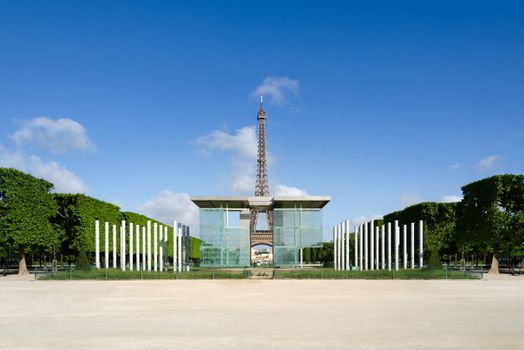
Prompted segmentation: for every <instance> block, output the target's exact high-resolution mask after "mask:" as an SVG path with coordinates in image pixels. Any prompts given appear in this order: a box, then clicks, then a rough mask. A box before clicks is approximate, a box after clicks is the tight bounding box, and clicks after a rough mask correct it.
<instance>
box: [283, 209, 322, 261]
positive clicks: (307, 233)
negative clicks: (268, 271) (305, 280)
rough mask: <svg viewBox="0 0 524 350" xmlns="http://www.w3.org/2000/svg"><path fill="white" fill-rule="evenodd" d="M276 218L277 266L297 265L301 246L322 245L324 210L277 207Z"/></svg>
mask: <svg viewBox="0 0 524 350" xmlns="http://www.w3.org/2000/svg"><path fill="white" fill-rule="evenodd" d="M274 218H275V220H274V227H273V244H274V253H275V255H274V259H275V260H274V261H275V265H276V266H297V265H298V264H299V263H300V261H298V259H299V251H300V248H307V247H322V210H320V209H300V208H297V209H275V211H274Z"/></svg>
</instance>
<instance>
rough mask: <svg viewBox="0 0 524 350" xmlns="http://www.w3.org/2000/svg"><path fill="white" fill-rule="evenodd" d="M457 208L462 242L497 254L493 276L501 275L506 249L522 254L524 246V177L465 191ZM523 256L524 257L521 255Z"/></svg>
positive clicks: (491, 179)
mask: <svg viewBox="0 0 524 350" xmlns="http://www.w3.org/2000/svg"><path fill="white" fill-rule="evenodd" d="M462 193H463V194H464V199H463V200H462V202H461V203H460V204H459V206H458V208H457V231H458V235H459V239H460V241H461V242H468V243H474V244H475V243H477V244H487V246H488V248H489V249H490V250H491V252H492V253H493V257H492V263H491V268H490V270H489V272H490V273H494V274H497V273H499V257H500V254H501V252H502V251H503V249H505V247H508V246H510V247H512V248H513V249H514V251H513V252H515V253H516V254H519V253H522V252H521V250H520V249H521V247H522V246H523V245H524V243H523V241H524V175H511V174H505V175H496V176H492V177H488V178H485V179H482V180H479V181H475V182H472V183H470V184H468V185H466V186H463V187H462ZM520 256H522V255H520Z"/></svg>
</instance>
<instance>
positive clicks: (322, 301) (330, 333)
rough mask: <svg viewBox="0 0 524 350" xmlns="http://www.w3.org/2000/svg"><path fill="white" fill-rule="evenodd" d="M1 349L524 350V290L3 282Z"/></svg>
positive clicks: (492, 285)
mask: <svg viewBox="0 0 524 350" xmlns="http://www.w3.org/2000/svg"><path fill="white" fill-rule="evenodd" d="M0 348H1V349H105V350H114V349H153V348H155V349H184V350H185V349H249V350H251V349H271V350H273V349H314V350H323V349H328V350H331V349H378V348H380V349H524V280H523V279H511V280H488V281H389V280H388V281H359V280H346V281H326V280H324V281H320V280H305V281H299V280H295V281H292V280H287V281H278V280H274V281H272V280H270V281H265V280H243V281H232V280H231V281H227V280H226V281H217V280H215V281H212V280H211V281H210V280H206V281H183V280H180V281H107V282H106V281H63V282H60V281H13V280H11V281H7V280H0Z"/></svg>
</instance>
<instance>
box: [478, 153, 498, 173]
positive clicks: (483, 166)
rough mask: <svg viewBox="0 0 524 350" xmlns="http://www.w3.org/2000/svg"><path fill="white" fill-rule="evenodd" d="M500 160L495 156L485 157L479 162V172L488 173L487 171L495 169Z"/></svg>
mask: <svg viewBox="0 0 524 350" xmlns="http://www.w3.org/2000/svg"><path fill="white" fill-rule="evenodd" d="M499 159H500V157H499V156H495V155H493V156H487V157H484V158H482V159H481V160H480V161H479V162H478V164H477V169H478V170H479V171H486V170H490V169H493V166H494V165H495V162H496V161H497V160H499Z"/></svg>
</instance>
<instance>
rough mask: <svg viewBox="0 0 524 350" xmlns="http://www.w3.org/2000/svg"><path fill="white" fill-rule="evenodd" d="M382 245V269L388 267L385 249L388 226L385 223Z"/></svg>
mask: <svg viewBox="0 0 524 350" xmlns="http://www.w3.org/2000/svg"><path fill="white" fill-rule="evenodd" d="M381 243H382V245H381V247H380V248H381V250H382V252H381V253H382V254H381V260H382V270H385V269H386V253H385V251H384V248H385V246H386V245H385V243H386V226H385V225H382V241H381Z"/></svg>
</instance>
